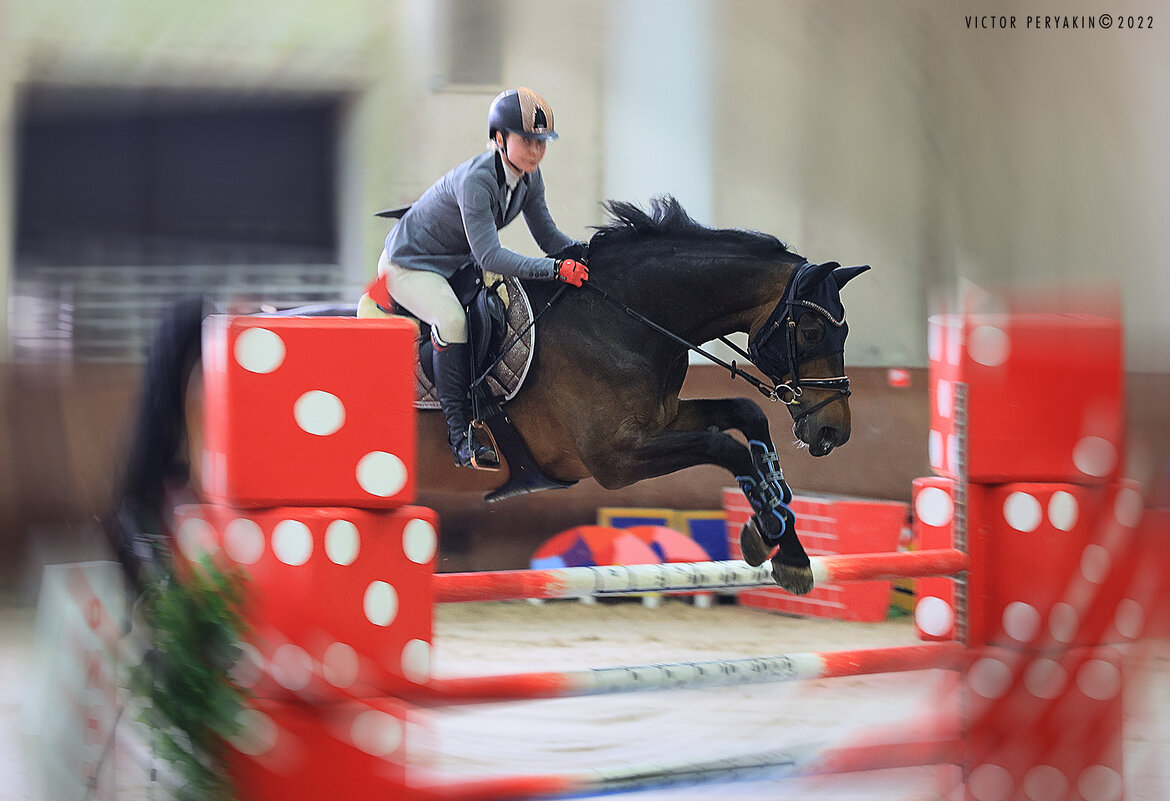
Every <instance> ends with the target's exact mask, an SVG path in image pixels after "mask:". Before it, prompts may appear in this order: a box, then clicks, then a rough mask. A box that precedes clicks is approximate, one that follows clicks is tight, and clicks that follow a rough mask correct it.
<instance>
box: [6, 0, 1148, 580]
mask: <svg viewBox="0 0 1170 801" xmlns="http://www.w3.org/2000/svg"><path fill="white" fill-rule="evenodd" d="M1063 6H1064V4H1060V3H1057V2H1053V1H1052V0H1044V1H1043V2H1040V1H1038V2H1035V3H1032V4H1029V8H1028V9H1027V11H1028V12H1029V13H1030V14H1032V15H1043V14H1064V13H1066V9H1065V8H1064V7H1063ZM993 11H994V12H995V13H996V14H1000V13H1002V14H1003V15H1004V16H1005V18H1007V17H1010V16H1011V15H1013V14H1015V18H1016V28H1015V29H1014V30H1013V29H1010V28H1009V29H1006V30H1005V29H999V28H992V29H989V28H972V27H970V26H969V24H968V22H967V19H966V18H967V17H968V16H972V15H979V16H981V17H986V15H989V14H992V13H993ZM1082 19H1083V18H1082ZM0 21H2V24H0V144H2V147H0V294H2V295H3V296H4V298H5V299H6V300H7V303H6V304H3V305H0V412H2V416H0V549H2V551H0V552H2V553H4V554H12V558H11V559H7V564H8V565H9V572H17V573H19V572H20V571H21V569H22V566H23V565H27V564H29V563H30V562H34V561H36V559H37V555H38V549H41V548H43V547H45V546H44V543H46V542H49V541H53V540H54V538H55V537H59V536H61V532H65V534H64V535H63V536H64V539H65V541H67V542H71V543H82V545H78V547H84V542H85V537H86V536H87V532H88V531H90V527H89V522H90V521H91V520H92V518H93V515H94V514H95V513H96V511H97V510H100V509H101V507H102V504H103V503H104V500H105V497H106V496H107V494H108V492H109V489H110V486H111V484H112V482H113V478H114V469H115V467H114V466H115V464H116V461H117V458H116V457H117V450H118V448H119V446H120V443H121V441H122V438H123V436H124V433H125V425H126V415H127V413H128V410H129V408H130V405H131V403H132V400H133V395H134V392H135V389H136V383H137V379H138V374H139V371H140V369H141V359H142V354H143V349H144V347H145V344H146V342H147V341H148V338H149V336H150V333H151V332H152V330H153V327H154V324H155V320H156V319H157V314H158V312H159V310H160V309H161V308H163V307H164V306H165V305H166V304H167V303H169V302H171V301H172V300H173V299H174V298H175V297H176V296H179V295H182V294H184V293H186V292H190V291H210V292H212V293H213V294H215V295H216V296H217V298H218V299H219V300H220V301H221V302H223V303H225V304H231V303H235V304H238V305H239V306H240V307H241V308H244V307H250V305H251V306H254V305H255V304H257V303H261V302H264V303H272V304H276V305H291V304H294V303H299V302H303V301H305V300H321V299H329V298H340V299H346V300H352V299H354V298H355V297H356V294H357V293H358V291H359V290H360V287H361V285H362V284H363V283H364V282H365V281H366V280H368V278H369V277H370V276H372V275H373V272H374V264H375V262H376V258H377V254H378V251H379V249H380V248H381V246H382V241H383V239H384V237H385V235H386V233H387V230H388V229H387V226H386V225H385V224H384V221H381V220H378V219H375V218H374V217H373V216H372V212H373V211H375V210H377V209H379V208H383V207H387V206H394V205H401V204H403V203H408V202H410V201H412V200H413V199H414V198H416V197H417V196H418V195H419V194H420V193H421V192H422V191H423V190H424V189H425V188H426V187H427V186H428V185H429V184H430V183H431V182H432V181H433V180H434V179H435V178H436V177H438V176H439V175H440V174H442V173H443V172H444V171H445V170H447V169H449V168H450V167H451V166H453V165H455V164H456V163H458V162H460V161H462V160H464V159H466V158H468V157H470V156H471V155H473V154H475V153H477V152H479V151H480V150H481V149H482V147H483V146H484V141H485V138H486V111H487V106H488V104H489V102H490V101H491V99H492V97H494V95H495V94H496V93H497V92H498V91H500V90H501V89H502V88H505V87H508V86H514V85H518V84H522V85H528V86H531V87H533V88H534V89H536V90H537V91H538V92H540V93H541V94H543V95H544V96H545V97H546V98H547V99H548V100H549V101H550V103H551V104H552V105H553V107H554V109H555V111H556V124H557V128H558V130H559V131H560V132H561V139H560V140H559V141H557V142H556V143H554V144H553V145H552V146H551V147H550V149H549V154H548V157H547V158H546V160H545V162H544V165H543V171H544V174H545V177H546V183H547V184H548V187H549V202H550V207H551V209H552V212H553V214H554V217H555V218H556V219H557V221H558V223H559V224H560V225H561V227H562V228H563V229H564V230H566V231H568V232H570V233H573V234H575V235H578V236H581V237H585V236H587V235H588V232H589V226H591V225H595V224H599V223H601V222H603V221H604V212H603V210H602V206H601V204H602V202H603V201H604V200H605V199H606V198H611V197H616V198H619V199H624V200H632V201H635V202H638V203H641V204H643V205H645V204H647V203H648V202H649V200H650V198H651V197H653V196H654V195H657V194H661V193H674V194H676V195H678V196H679V197H680V198H681V199H683V201H684V202H685V203H686V204H687V206H688V207H689V208H690V209H691V211H692V213H694V215H695V217H696V218H697V219H699V220H700V221H702V222H705V223H709V224H712V225H717V226H729V227H744V228H756V229H760V230H764V231H767V232H769V233H774V234H776V235H778V236H780V237H781V238H783V239H785V240H786V241H788V242H790V243H791V244H792V246H793V247H794V248H795V249H796V250H797V251H799V252H801V253H803V254H804V255H806V256H807V257H809V258H810V259H813V260H822V261H823V260H830V259H835V260H839V261H841V262H842V263H869V264H872V265H873V266H874V270H873V272H872V273H870V274H868V275H867V276H866V277H865V279H864V280H863V281H858V282H856V283H855V284H853V285H851V286H850V287H849V290H848V291H847V293H846V294H847V296H846V302H847V304H848V306H849V314H850V327H851V337H850V342H849V350H848V353H847V356H848V360H849V363H850V364H851V365H852V368H851V374H852V375H853V376H854V380H855V387H856V394H855V396H854V399H853V408H854V421H855V429H854V436H853V440H852V441H851V442H850V444H849V446H848V447H846V448H845V449H843V450H842V451H840V452H839V453H837V454H834V455H833V456H832V457H831V458H829V459H825V460H812V459H811V458H809V457H807V454H806V453H803V452H796V451H793V452H791V454H790V455H789V457H788V460H789V463H788V464H787V465H786V471H787V473H788V475H789V478H790V480H791V481H792V483H793V485H794V486H797V487H798V488H800V489H803V490H822V491H836V492H842V493H851V494H866V495H872V496H877V497H893V498H901V497H907V496H908V494H909V480H910V479H911V478H913V477H914V476H917V475H923V474H925V473H927V472H928V466H927V464H926V458H925V450H926V449H925V442H926V436H925V434H926V425H927V422H926V421H927V399H926V384H925V376H924V373H923V370H922V368H923V367H924V366H925V364H926V353H925V318H926V316H927V315H928V314H930V313H934V312H939V311H946V310H948V309H953V308H955V306H956V304H957V303H958V298H959V297H960V291H961V290H963V289H964V288H966V289H967V290H968V293H967V296H968V297H970V296H971V293H970V290H971V288H972V287H975V288H979V289H982V290H991V291H993V294H990V295H987V296H986V297H990V298H993V299H994V298H995V297H998V295H997V294H994V293H997V292H999V291H1000V290H1003V289H1015V290H1026V291H1030V292H1033V293H1034V294H1039V295H1041V296H1044V297H1046V299H1047V300H1048V301H1051V302H1057V303H1058V302H1060V301H1061V300H1062V299H1064V300H1071V299H1072V298H1075V297H1077V296H1078V295H1080V294H1081V293H1082V292H1083V291H1084V288H1085V287H1090V288H1091V289H1092V291H1093V292H1098V293H1099V294H1098V296H1099V297H1103V298H1109V297H1116V299H1117V302H1118V304H1119V306H1120V309H1121V313H1122V314H1123V316H1124V321H1125V325H1126V331H1127V369H1128V371H1129V380H1130V397H1131V402H1130V424H1131V429H1132V430H1133V432H1134V438H1133V442H1132V443H1131V444H1132V445H1133V449H1134V453H1133V455H1132V461H1133V465H1132V472H1134V473H1135V474H1139V475H1141V476H1142V477H1154V478H1158V477H1162V478H1163V479H1164V476H1165V469H1166V453H1167V450H1168V449H1170V448H1168V446H1167V432H1168V430H1170V422H1168V420H1167V415H1168V414H1170V413H1168V412H1167V410H1166V407H1167V406H1168V404H1167V403H1166V400H1167V398H1170V315H1167V314H1166V313H1165V311H1164V307H1165V305H1166V302H1167V301H1168V300H1170V270H1167V269H1166V264H1167V258H1166V256H1167V243H1166V237H1165V236H1164V234H1163V230H1162V229H1163V228H1164V226H1165V221H1166V220H1167V219H1168V217H1170V215H1168V212H1170V188H1168V182H1167V180H1166V177H1167V175H1168V174H1170V170H1168V167H1170V153H1168V151H1167V148H1166V147H1165V143H1166V142H1167V141H1170V103H1168V102H1167V98H1166V92H1165V87H1166V86H1167V85H1170V46H1168V45H1170V42H1168V41H1167V38H1168V37H1167V35H1166V33H1165V32H1164V30H1166V24H1165V22H1164V21H1162V20H1156V22H1158V23H1159V25H1157V26H1156V27H1155V28H1154V29H1153V30H1118V29H1112V30H1102V29H1094V30H1034V29H1028V28H1026V27H1025V24H1026V15H1025V14H1021V13H1018V11H1017V10H1016V7H1015V5H1014V4H1009V3H1003V4H990V3H983V2H980V3H975V2H971V3H968V4H967V7H964V4H962V3H959V4H955V3H948V4H939V3H934V2H930V1H929V0H895V1H894V2H883V3H854V2H845V0H815V2H814V1H813V0H804V1H800V0H787V1H786V2H783V3H775V2H763V1H762V0H718V2H716V0H685V1H684V2H669V1H668V0H566V1H564V2H558V3H548V2H537V0H337V2H333V3H329V4H321V3H314V2H309V1H308V0H283V1H282V2H280V3H275V2H267V1H265V0H235V1H234V2H233V1H229V0H205V2H202V3H200V4H197V5H195V4H189V3H177V2H158V1H157V0H151V1H150V2H148V1H147V0H111V1H110V2H103V3H100V4H86V3H81V2H77V0H41V2H37V3H31V2H14V0H5V2H4V3H3V4H0ZM502 239H503V241H504V243H505V245H506V246H508V247H512V248H514V249H517V250H520V251H523V252H528V253H535V252H536V250H535V246H534V245H533V243H532V241H531V239H530V237H529V236H528V234H527V231H526V230H525V229H524V227H523V226H522V225H514V226H512V227H511V228H509V229H507V230H506V231H505V232H504V233H503V237H502ZM1101 287H1103V288H1104V289H1101V290H1098V288H1101ZM891 367H897V368H908V369H909V370H910V374H911V377H912V380H911V383H910V386H909V387H894V386H891V385H890V384H889V383H888V382H887V380H886V370H887V368H891ZM690 382H691V383H690V384H689V385H688V391H689V392H691V393H692V394H697V393H698V392H703V393H704V394H739V393H742V392H743V391H744V385H742V384H728V383H727V382H726V381H725V379H722V378H720V377H719V374H718V371H716V370H714V369H713V368H709V367H704V366H696V367H695V368H694V370H693V371H692V376H691V379H690ZM1054 402H1057V401H1055V400H1054ZM769 413H770V415H772V416H773V420H774V422H775V424H776V427H777V431H778V432H781V433H779V439H780V440H781V441H783V439H784V435H783V433H782V432H784V431H785V430H786V429H787V424H786V422H785V419H784V418H785V413H784V411H783V410H777V409H769ZM726 483H729V482H728V479H727V477H725V476H722V475H721V474H719V472H718V471H713V470H710V469H695V470H691V471H685V472H684V473H682V474H679V475H678V476H675V477H671V478H667V479H659V480H656V481H652V482H646V483H644V484H642V485H639V486H637V487H635V488H631V489H630V490H627V491H622V492H619V493H603V492H601V491H600V490H598V489H597V488H596V486H595V485H591V482H584V483H583V484H582V485H581V486H580V487H578V488H577V489H574V490H572V491H570V492H566V493H563V494H561V495H558V496H557V498H556V500H555V503H553V502H552V501H550V498H551V496H546V497H541V496H533V497H532V498H530V499H524V500H523V501H518V502H516V503H515V505H514V506H512V507H511V508H505V507H504V506H501V507H493V508H492V509H490V510H485V509H483V508H482V507H481V506H480V505H479V504H478V502H477V501H476V499H475V497H474V496H472V497H470V498H468V497H459V498H438V499H435V500H436V505H438V506H439V507H440V511H441V512H443V513H444V515H445V517H446V518H447V519H448V520H450V521H452V522H451V527H452V528H451V532H450V537H449V542H451V543H456V542H460V543H462V547H463V548H464V549H465V550H468V551H469V552H470V553H472V554H475V555H477V556H478V557H482V558H478V559H477V560H475V561H476V562H477V564H478V565H479V566H482V567H490V566H517V565H516V562H517V561H519V560H522V558H523V555H524V554H525V553H526V552H527V551H528V550H530V547H529V546H530V544H531V543H532V542H534V541H538V540H539V539H540V538H541V537H543V536H545V535H547V534H548V533H552V531H555V530H558V529H559V528H560V527H563V526H564V525H566V524H572V523H575V522H588V521H589V520H590V519H591V517H592V514H593V510H594V509H595V507H596V506H597V505H599V504H604V505H638V504H647V505H652V504H653V505H657V504H661V503H670V504H672V505H676V506H686V507H691V508H703V507H714V506H716V505H717V504H718V499H717V493H718V488H719V487H720V486H723V485H724V484H726ZM518 529H522V531H521V533H519V534H517V533H516V532H517V530H518ZM507 532H511V533H507ZM448 533H449V532H447V531H445V532H444V535H445V536H447V535H448ZM501 543H503V544H501ZM469 558H470V557H469Z"/></svg>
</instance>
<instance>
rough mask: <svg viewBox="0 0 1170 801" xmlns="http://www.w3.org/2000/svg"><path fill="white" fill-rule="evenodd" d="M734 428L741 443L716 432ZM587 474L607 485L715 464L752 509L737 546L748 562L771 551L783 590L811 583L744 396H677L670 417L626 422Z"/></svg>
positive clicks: (760, 424) (773, 462)
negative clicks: (649, 424)
mask: <svg viewBox="0 0 1170 801" xmlns="http://www.w3.org/2000/svg"><path fill="white" fill-rule="evenodd" d="M733 429H734V430H737V431H740V432H742V433H743V434H744V436H745V437H746V438H747V439H748V442H749V446H748V447H745V446H744V445H743V444H742V443H740V442H738V441H737V440H735V439H734V438H732V437H730V436H728V435H727V434H725V433H723V432H724V431H727V430H733ZM588 462H589V464H588V466H589V469H590V472H591V473H592V474H593V476H594V477H595V478H597V480H598V481H599V482H600V483H601V484H602V486H605V487H607V488H616V487H621V486H626V485H628V484H631V483H633V482H635V481H641V480H643V479H646V478H653V477H655V476H661V475H666V474H668V473H673V472H676V471H678V470H682V469H685V468H687V467H693V466H695V465H700V464H715V465H719V466H720V467H722V468H724V469H725V470H727V471H728V472H729V473H731V475H732V476H734V477H735V479H736V481H737V482H738V483H739V486H740V488H741V489H742V490H743V492H744V495H745V496H746V497H747V498H748V501H749V502H750V503H751V504H752V508H753V510H754V511H755V515H754V516H753V518H752V522H751V523H749V524H748V525H747V526H745V528H744V532H743V533H742V535H741V538H740V540H741V546H742V547H743V551H744V559H745V561H747V562H749V563H750V564H754V565H759V564H763V563H764V562H765V561H766V560H767V559H768V557H769V555H771V553H772V551H773V550H774V549H775V548H777V546H778V547H779V552H778V553H777V555H776V556H775V557H774V558H773V559H772V563H773V568H774V570H773V573H774V575H775V578H776V582H777V583H778V584H780V586H781V587H784V588H785V589H787V590H788V591H790V592H793V593H796V594H801V595H803V594H804V593H807V592H808V591H809V590H810V589H812V573H811V570H810V567H809V559H808V555H807V554H806V553H805V551H804V548H803V546H802V545H801V544H800V540H799V538H798V537H797V535H796V525H795V524H796V517H795V515H794V514H793V513H792V510H791V509H790V508H789V507H788V504H789V503H790V502H791V500H792V492H791V490H789V488H788V485H787V483H785V481H784V476H783V474H782V473H781V472H780V465H779V457H778V456H777V455H776V450H775V448H774V447H773V445H772V442H771V438H770V435H769V433H768V420H767V417H766V416H765V415H764V413H763V410H761V409H760V407H759V406H758V405H756V404H755V403H753V402H751V401H749V400H747V399H744V398H728V399H715V400H691V401H680V402H679V404H678V411H677V414H676V415H675V417H674V419H673V420H671V421H670V422H669V423H668V424H667V425H666V426H665V427H664V428H662V429H659V430H648V429H647V428H645V427H642V426H637V425H631V424H629V423H627V424H626V425H625V426H624V427H623V430H620V431H619V432H618V434H617V435H616V436H615V437H614V438H613V440H612V441H610V442H609V443H608V447H606V448H605V449H604V451H603V452H601V453H597V454H594V455H593V456H592V458H590V459H589V460H588Z"/></svg>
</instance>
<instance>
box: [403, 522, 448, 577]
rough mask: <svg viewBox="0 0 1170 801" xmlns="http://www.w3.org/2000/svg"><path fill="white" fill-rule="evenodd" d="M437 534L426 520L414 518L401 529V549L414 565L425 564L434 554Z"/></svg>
mask: <svg viewBox="0 0 1170 801" xmlns="http://www.w3.org/2000/svg"><path fill="white" fill-rule="evenodd" d="M438 546H439V536H438V535H437V534H436V533H435V527H434V526H432V525H431V524H430V523H428V522H427V521H426V520H420V519H418V518H415V519H414V520H411V521H410V522H409V523H407V524H406V527H405V528H404V529H403V530H402V551H403V553H405V554H406V558H407V559H409V560H410V561H412V562H414V563H415V564H416V565H425V564H426V563H427V562H429V561H431V559H432V558H433V557H434V555H435V550H436V549H437V548H438Z"/></svg>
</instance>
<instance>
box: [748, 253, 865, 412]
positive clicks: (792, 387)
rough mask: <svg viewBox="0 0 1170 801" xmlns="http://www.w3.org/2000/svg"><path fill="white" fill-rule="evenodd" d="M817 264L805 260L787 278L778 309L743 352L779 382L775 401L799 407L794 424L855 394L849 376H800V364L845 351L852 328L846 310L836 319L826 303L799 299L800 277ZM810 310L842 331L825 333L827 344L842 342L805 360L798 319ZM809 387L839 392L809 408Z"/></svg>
mask: <svg viewBox="0 0 1170 801" xmlns="http://www.w3.org/2000/svg"><path fill="white" fill-rule="evenodd" d="M816 266H817V265H814V264H812V263H811V262H807V261H806V262H804V263H803V264H801V265H800V266H799V267H797V268H796V269H795V270H793V271H792V275H790V276H789V277H788V284H787V286H785V288H784V296H783V297H782V298H781V300H780V302H779V303H777V304H776V308H775V309H773V310H772V313H771V314H770V315H768V319H767V320H766V321H765V322H764V325H763V326H761V328H760V330H759V331H757V332H756V334H755V336H754V337H752V339H751V342H749V343H748V353H746V354H744V355H745V356H747V357H748V358H749V359H751V360H752V363H753V364H755V365H756V366H757V367H759V368H760V369H761V370H762V371H763V372H764V373H765V374H766V375H768V377H770V378H772V380H773V381H775V382H776V385H775V387H774V393H775V397H773V400H778V401H780V402H781V403H784V404H785V405H787V406H790V407H791V406H796V407H800V410H799V412H795V411H794V412H793V415H792V417H793V422H794V423H799V422H800V421H801V420H802V419H803V418H805V417H807V416H808V415H810V414H812V413H813V412H815V411H817V410H818V409H821V408H823V407H825V406H827V405H829V404H830V403H833V402H834V401H839V400H843V399H845V398H848V397H849V396H850V395H851V394H852V392H851V391H850V389H849V376H847V375H844V374H842V375H839V376H833V377H831V378H803V379H802V378H801V376H800V366H801V365H802V364H807V363H808V362H810V361H812V360H813V359H817V358H821V357H822V356H830V355H836V354H838V353H844V351H845V335H846V334H847V333H848V330H849V329H848V327H847V326H846V325H845V314H844V311H842V313H841V318H840V319H837V318H835V317H834V316H833V315H832V314H831V313H830V312H829V311H828V310H827V309H826V308H825V307H824V306H822V305H820V304H818V303H815V302H814V301H812V300H808V299H805V298H798V297H797V296H796V291H797V287H798V285H799V279H800V276H801V275H802V274H803V273H804V272H805V271H806V270H808V269H811V268H813V267H816ZM807 309H811V310H812V311H814V312H816V313H817V314H819V315H820V316H821V317H822V318H824V320H825V322H826V323H828V325H829V326H830V327H831V328H830V331H834V330H835V331H838V332H840V333H839V334H838V335H836V336H828V335H826V337H825V341H826V343H830V344H836V341H837V340H839V341H840V345H841V348H840V350H831V351H828V352H825V353H822V352H820V351H821V350H823V348H819V347H818V348H816V349H814V353H813V354H811V355H808V356H806V358H804V359H803V360H801V359H800V353H799V349H798V348H797V344H796V337H797V322H798V321H799V319H800V317H802V316H803V315H804V314H807V313H808V312H807V311H806V310H807ZM781 331H783V333H784V351H783V353H782V358H783V362H784V363H783V364H782V365H778V361H779V359H778V356H779V354H777V353H776V352H775V351H776V345H775V337H776V335H777V334H778V333H779V332H781ZM741 352H742V351H741ZM785 374H788V375H789V376H790V378H789V379H788V381H785V382H780V381H779V379H777V378H775V376H783V375H785ZM806 388H808V389H819V390H829V391H835V392H836V393H837V394H836V395H831V396H829V397H828V398H826V399H824V400H822V401H821V402H820V403H818V404H816V405H814V406H809V407H807V408H806V407H805V406H804V402H803V401H802V397H803V395H804V390H805V389H806Z"/></svg>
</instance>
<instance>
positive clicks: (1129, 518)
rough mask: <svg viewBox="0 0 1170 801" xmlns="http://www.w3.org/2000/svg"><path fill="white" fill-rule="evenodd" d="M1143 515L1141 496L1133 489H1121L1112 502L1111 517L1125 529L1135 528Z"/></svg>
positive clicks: (1143, 505)
mask: <svg viewBox="0 0 1170 801" xmlns="http://www.w3.org/2000/svg"><path fill="white" fill-rule="evenodd" d="M1144 514H1145V501H1144V500H1142V494H1141V493H1140V492H1138V491H1137V490H1135V489H1134V488H1133V487H1123V488H1122V489H1121V491H1119V492H1118V493H1117V497H1116V498H1114V500H1113V516H1114V517H1115V518H1117V522H1118V523H1120V524H1121V525H1123V526H1125V527H1126V528H1137V527H1138V526H1139V525H1140V524H1141V522H1142V515H1144Z"/></svg>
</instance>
